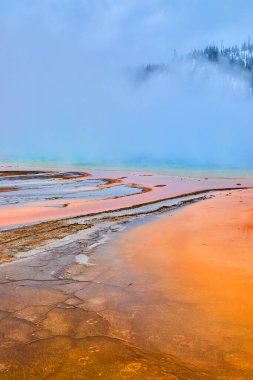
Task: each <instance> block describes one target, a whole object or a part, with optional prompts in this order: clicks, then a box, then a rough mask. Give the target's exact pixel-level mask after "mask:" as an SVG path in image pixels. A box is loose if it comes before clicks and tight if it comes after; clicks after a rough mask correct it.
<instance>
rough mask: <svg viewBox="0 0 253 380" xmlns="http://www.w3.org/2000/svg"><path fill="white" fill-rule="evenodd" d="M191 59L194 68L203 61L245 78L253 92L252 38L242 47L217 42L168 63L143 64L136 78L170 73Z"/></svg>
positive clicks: (144, 79)
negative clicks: (217, 43)
mask: <svg viewBox="0 0 253 380" xmlns="http://www.w3.org/2000/svg"><path fill="white" fill-rule="evenodd" d="M187 59H189V60H190V62H191V63H195V65H194V70H196V66H197V67H201V66H202V65H203V63H205V62H206V63H210V64H211V65H215V66H216V67H218V68H219V69H221V70H222V71H223V72H224V71H225V72H227V73H228V74H229V75H231V78H233V80H238V79H239V78H241V79H243V80H244V81H245V82H246V83H247V84H248V87H249V90H250V92H253V43H251V41H250V39H249V40H248V42H244V43H243V44H242V46H241V47H239V46H237V45H234V46H231V47H224V46H223V45H221V47H218V46H217V45H215V44H212V45H209V46H206V47H205V48H204V49H196V50H194V51H193V52H191V53H189V54H188V55H187V56H183V57H182V56H181V57H179V56H177V55H176V54H174V57H173V58H172V59H171V60H170V61H169V62H167V63H159V64H153V63H149V64H147V65H143V66H141V67H140V68H139V69H138V70H137V75H136V79H137V80H138V81H139V82H144V81H146V80H147V79H149V78H150V77H152V76H154V75H158V74H164V73H167V74H169V73H170V72H172V71H173V70H174V69H175V66H176V65H178V64H180V63H182V62H186V60H187Z"/></svg>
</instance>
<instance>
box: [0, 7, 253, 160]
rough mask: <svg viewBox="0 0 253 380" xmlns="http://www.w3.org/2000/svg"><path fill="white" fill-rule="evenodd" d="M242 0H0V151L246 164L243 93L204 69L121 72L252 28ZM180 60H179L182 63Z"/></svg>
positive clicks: (252, 153) (250, 104)
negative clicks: (149, 75)
mask: <svg viewBox="0 0 253 380" xmlns="http://www.w3.org/2000/svg"><path fill="white" fill-rule="evenodd" d="M252 15H253V2H252V1H250V0H240V1H239V0H230V1H229V0H155V1H154V0H11V1H10V0H1V1H0V84H1V85H0V107H1V112H0V123H1V124H0V125H1V127H0V128H1V129H0V131H1V136H0V159H1V158H2V159H4V158H9V159H14V160H21V161H22V160H29V159H34V160H48V161H52V160H62V161H65V162H66V161H68V162H71V163H75V162H82V163H89V162H97V163H111V164H113V165H115V164H121V163H126V162H130V161H138V162H141V163H145V162H147V163H149V164H150V163H151V164H152V163H160V164H164V163H165V164H182V165H183V164H191V165H220V166H238V165H239V166H243V167H244V166H245V167H246V166H247V167H248V166H251V167H252V166H253V150H252V147H251V145H252V139H253V130H252V128H253V125H252V123H253V122H252V120H253V98H252V99H251V98H250V97H249V96H248V94H247V91H246V90H245V91H244V87H243V83H241V85H242V86H241V87H242V88H241V87H240V88H241V89H240V91H234V90H231V81H230V78H228V76H227V75H225V74H224V73H221V72H219V71H217V70H216V69H213V68H211V67H208V66H207V67H205V68H204V69H203V70H202V71H201V72H200V73H199V74H198V75H197V76H196V77H195V78H189V77H188V76H187V70H188V68H187V67H185V66H184V65H179V67H177V68H176V69H175V71H174V72H173V75H170V76H168V77H167V76H158V77H156V78H153V79H152V80H151V81H148V82H147V83H145V84H143V85H141V86H136V85H135V84H134V83H133V81H132V78H131V75H130V74H129V73H131V72H132V70H134V69H135V68H136V67H138V66H139V65H141V64H146V63H149V62H154V63H156V62H167V61H168V60H169V58H170V57H171V56H172V54H173V51H174V49H176V50H177V52H178V54H184V53H187V52H189V51H190V50H191V49H193V48H198V47H203V46H204V45H205V44H208V43H212V42H215V43H218V44H220V42H221V41H222V40H223V42H224V44H226V45H229V44H235V43H239V44H240V43H241V42H243V40H246V39H247V38H248V35H253V33H252V32H253V31H252V26H253V16H252ZM186 66H187V65H186Z"/></svg>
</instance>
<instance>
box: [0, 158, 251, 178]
mask: <svg viewBox="0 0 253 380" xmlns="http://www.w3.org/2000/svg"><path fill="white" fill-rule="evenodd" d="M1 165H3V166H4V167H6V166H8V165H11V166H12V165H14V166H16V165H17V166H22V165H24V166H30V167H37V166H40V167H48V168H49V167H52V168H78V169H79V170H80V169H83V170H86V171H89V169H90V170H92V169H100V170H130V171H145V172H146V171H147V172H154V173H159V174H164V175H172V176H190V177H216V178H217V177H218V178H253V168H225V167H224V168H223V167H211V166H202V167H198V166H192V165H189V166H187V165H185V166H176V165H157V164H153V165H152V164H144V163H142V164H138V163H136V164H133V163H129V164H122V163H119V164H112V165H110V164H101V163H93V162H90V163H83V162H77V163H69V162H60V161H54V162H48V161H33V162H31V161H28V160H27V161H22V162H16V161H14V160H13V161H11V160H9V161H6V160H5V161H2V162H1V161H0V166H1Z"/></svg>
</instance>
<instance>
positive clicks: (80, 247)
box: [0, 171, 253, 380]
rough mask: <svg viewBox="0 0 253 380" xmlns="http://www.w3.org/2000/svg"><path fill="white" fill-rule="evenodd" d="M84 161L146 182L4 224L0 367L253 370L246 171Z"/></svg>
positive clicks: (85, 375)
mask: <svg viewBox="0 0 253 380" xmlns="http://www.w3.org/2000/svg"><path fill="white" fill-rule="evenodd" d="M89 174H90V175H89V176H87V180H88V178H89V179H94V180H100V179H101V181H104V182H103V183H102V184H101V183H99V184H97V186H104V185H105V186H109V187H111V186H112V187H117V186H118V185H119V184H124V185H125V186H128V185H130V186H131V184H134V185H135V186H136V184H137V183H138V186H139V188H140V189H141V188H148V189H149V191H147V192H145V191H140V193H138V194H133V195H125V196H122V197H121V198H112V199H94V200H93V201H92V202H93V206H92V208H89V207H87V206H85V203H84V202H85V201H83V200H80V202H81V203H79V207H80V208H79V209H78V212H77V213H74V212H73V209H72V210H71V211H72V213H70V215H69V214H67V215H65V214H60V217H59V218H58V219H57V217H58V214H57V212H58V208H54V209H53V211H52V212H55V214H45V215H46V216H47V217H45V219H46V220H43V218H42V220H41V219H39V218H37V214H36V213H35V214H34V215H33V218H30V219H29V221H26V222H25V223H19V222H20V220H19V221H18V222H17V223H13V221H15V219H12V223H9V224H8V223H5V224H4V223H3V224H2V225H1V231H0V262H1V264H0V379H3V380H5V379H6V380H8V379H13V380H16V379H17V380H19V379H21V380H22V379H31V380H32V379H82V380H83V379H84V380H86V379H87V380H93V379H94V380H97V379H104V380H114V379H115V380H118V379H119V380H123V379H132V380H143V379H150V380H151V379H152V380H153V379H158V380H160V379H161V380H165V379H166V380H175V379H180V380H181V379H185V380H188V379H196V380H198V379H208V380H209V379H210V380H211V379H220V380H224V379H249V378H251V377H253V369H252V367H251V363H252V361H253V360H252V359H253V358H252V353H253V350H252V349H251V335H252V333H253V331H252V327H251V326H252V325H253V324H252V321H251V315H253V313H252V311H253V310H251V294H252V291H251V282H252V281H251V269H250V268H251V254H250V252H251V247H252V231H253V228H252V226H251V224H252V222H251V218H252V199H253V190H251V189H250V188H249V189H243V188H244V187H251V185H252V184H253V183H252V181H250V180H242V179H240V189H238V186H236V183H239V182H238V180H237V181H236V180H234V179H229V180H227V179H220V180H216V179H213V180H211V181H210V183H208V185H207V182H208V181H207V180H201V179H199V178H196V179H190V178H185V179H180V178H171V177H170V178H168V177H167V176H163V177H162V178H161V176H156V174H151V173H150V174H147V173H144V174H141V173H137V174H135V173H134V174H133V173H130V172H116V171H113V172H110V173H104V172H100V171H96V173H95V171H94V172H93V173H92V172H91V173H89ZM112 174H113V175H112ZM15 175H18V176H20V175H21V174H20V173H19V174H15ZM22 175H27V174H22ZM28 175H29V176H30V177H31V176H34V175H40V173H38V172H36V173H33V174H30V173H28ZM46 175H47V176H48V174H46ZM54 175H55V173H54ZM56 175H58V174H56ZM72 175H73V174H72ZM8 176H11V174H10V173H8ZM137 176H138V177H139V179H138V181H137ZM142 176H143V178H144V180H143V181H142V180H141V183H140V182H139V181H140V177H141V179H142ZM3 177H4V176H3ZM122 177H124V178H122ZM78 178H79V179H80V180H81V181H83V180H84V178H82V177H78ZM109 178H112V181H109V180H108V179H109ZM19 180H20V179H18V180H17V181H19ZM30 180H32V178H30V179H28V181H30ZM40 180H41V179H40ZM55 180H56V179H53V181H55ZM59 180H60V181H65V180H66V181H70V182H72V185H73V184H75V182H76V181H77V180H78V179H77V178H60V179H59ZM114 180H115V181H114ZM43 181H44V180H43ZM46 181H48V179H46ZM57 181H58V178H57ZM118 181H119V182H118ZM27 183H28V182H27ZM161 184H163V185H165V186H162V187H161V186H159V187H155V186H156V185H161ZM180 186H181V187H180ZM229 189H231V190H229ZM235 189H236V190H235ZM100 190H101V189H100V188H99V187H98V188H96V190H94V191H100ZM179 190H181V191H179ZM133 198H134V199H133ZM137 199H138V201H137ZM40 202H41V201H40ZM59 202H60V203H61V202H62V200H61V198H60V201H59V200H58V202H57V203H58V204H59ZM64 202H65V200H64ZM68 202H70V204H72V202H73V200H71V199H70V200H68ZM86 202H88V203H90V202H91V201H90V200H88V201H86ZM114 202H115V203H114ZM118 202H119V203H118ZM35 203H36V202H35ZM42 203H43V202H42ZM45 203H47V201H45ZM97 203H98V204H97ZM101 203H102V205H101ZM80 204H81V205H82V207H81V206H80ZM44 206H45V205H44ZM44 206H43V208H45V210H48V208H47V207H44ZM110 206H112V207H111V208H110ZM116 206H117V207H116ZM118 206H119V207H118ZM13 207H14V206H13V205H12V206H6V205H5V206H1V207H0V215H1V213H2V212H3V210H4V212H6V211H5V209H6V208H7V209H8V208H11V209H12V208H13ZM19 207H21V209H22V210H23V211H24V210H28V208H27V207H28V206H27V205H25V204H23V205H22V206H20V205H16V209H19ZM29 207H30V206H29ZM31 207H33V208H34V207H35V209H36V206H35V205H34V204H33V205H32V206H31ZM41 207H42V206H41ZM68 208H69V206H68V207H66V208H64V209H60V211H61V212H65V211H66V210H67V209H68ZM94 209H95V210H94ZM47 212H48V211H47ZM49 215H50V216H52V215H53V217H52V218H50V217H49ZM10 217H11V218H12V214H10ZM0 219H1V216H0ZM50 219H51V220H50ZM3 220H6V219H4V218H2V221H3Z"/></svg>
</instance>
